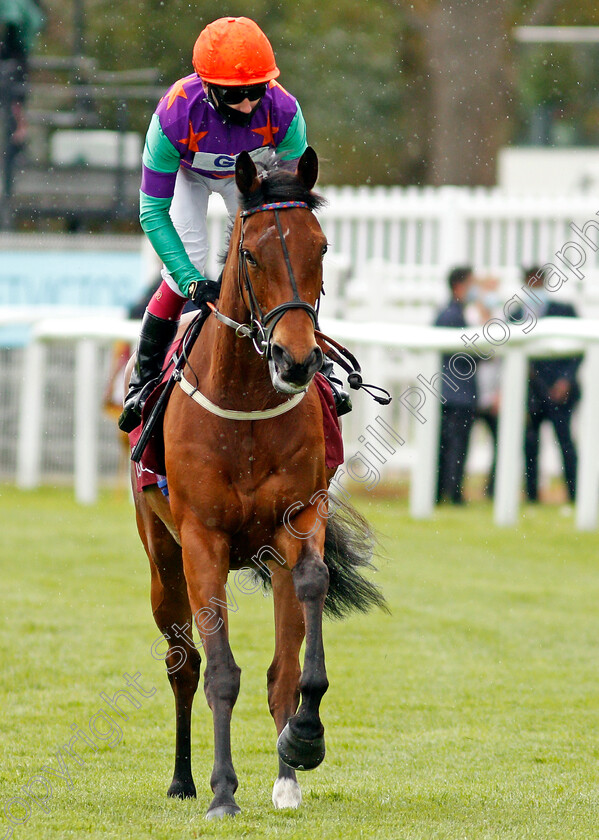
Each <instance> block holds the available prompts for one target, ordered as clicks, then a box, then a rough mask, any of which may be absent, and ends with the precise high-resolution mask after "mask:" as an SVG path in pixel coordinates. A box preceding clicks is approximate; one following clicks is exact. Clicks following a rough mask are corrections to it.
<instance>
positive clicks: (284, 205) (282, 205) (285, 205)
mask: <svg viewBox="0 0 599 840" xmlns="http://www.w3.org/2000/svg"><path fill="white" fill-rule="evenodd" d="M291 207H305V208H306V209H307V210H309V209H310V208H309V207H308V205H307V204H306V202H305V201H274V202H273V203H272V204H261V205H260V206H259V207H251V208H250V209H249V210H241V211H240V213H239V215H240V216H241V218H242V219H244V218H245V217H246V216H253V215H254V213H262V211H263V210H289V209H290V208H291Z"/></svg>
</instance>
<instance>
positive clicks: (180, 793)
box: [166, 779, 196, 799]
mask: <svg viewBox="0 0 599 840" xmlns="http://www.w3.org/2000/svg"><path fill="white" fill-rule="evenodd" d="M166 795H167V796H170V797H172V798H173V799H195V798H196V786H195V785H194V783H193V779H189V780H188V781H186V782H184V781H179V780H178V779H177V780H175V779H173V781H172V782H171V786H170V787H169V789H168V791H167V793H166Z"/></svg>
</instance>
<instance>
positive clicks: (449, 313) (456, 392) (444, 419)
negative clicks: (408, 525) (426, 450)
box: [435, 267, 476, 505]
mask: <svg viewBox="0 0 599 840" xmlns="http://www.w3.org/2000/svg"><path fill="white" fill-rule="evenodd" d="M448 282H449V288H450V290H451V300H450V302H449V303H448V305H447V306H446V307H445V308H444V309H442V310H441V312H439V314H438V316H437V319H436V321H435V326H438V327H466V326H467V322H466V317H465V314H464V308H465V306H466V302H467V300H468V299H469V297H470V292H471V289H472V285H473V282H474V276H473V274H472V269H471V268H469V267H464V268H454V269H453V270H452V271H451V272H450V273H449V278H448ZM450 359H451V355H446V356H443V379H442V385H441V395H442V397H443V400H444V402H443V405H442V406H441V434H440V440H439V470H438V481H437V502H441V501H443V499H445V498H448V499H449V501H450V502H451V503H452V504H454V505H461V504H463V503H464V499H463V495H462V484H463V480H464V468H465V465H466V456H467V454H468V443H469V440H470V431H471V429H472V423H473V422H474V409H475V406H476V381H475V380H476V376H471V377H470V378H469V379H461V380H460V381H459V386H455V382H454V379H453V378H452V377H451V375H450V374H449V361H450Z"/></svg>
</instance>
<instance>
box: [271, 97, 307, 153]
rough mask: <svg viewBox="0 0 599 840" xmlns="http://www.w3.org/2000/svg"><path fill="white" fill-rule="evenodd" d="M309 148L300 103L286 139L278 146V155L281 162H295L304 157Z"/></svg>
mask: <svg viewBox="0 0 599 840" xmlns="http://www.w3.org/2000/svg"><path fill="white" fill-rule="evenodd" d="M307 146H308V140H307V137H306V121H305V120H304V115H303V114H302V109H301V108H300V106H299V102H298V105H297V112H296V114H295V117H294V118H293V119H292V120H291V124H290V126H289V128H288V129H287V133H286V134H285V137H283V139H282V140H281V142H280V143H279V145H278V146H277V153H278V154H279V156H280V157H281V160H295V159H296V158H299V157H301V156H302V155H303V153H304V152H305V151H306V148H307Z"/></svg>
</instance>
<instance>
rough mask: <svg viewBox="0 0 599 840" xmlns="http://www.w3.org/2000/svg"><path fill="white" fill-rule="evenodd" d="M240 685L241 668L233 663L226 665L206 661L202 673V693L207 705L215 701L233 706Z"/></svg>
mask: <svg viewBox="0 0 599 840" xmlns="http://www.w3.org/2000/svg"><path fill="white" fill-rule="evenodd" d="M240 684H241V668H239V666H238V665H237V664H236V662H235V661H230V662H228V663H226V664H221V663H219V664H215V663H214V662H210V661H208V663H207V664H206V669H205V671H204V692H205V694H206V699H207V701H208V705H209V706H210V708H212V705H213V704H214V703H215V702H216V701H217V700H219V701H221V702H225V703H229V704H230V705H233V704H234V703H235V701H236V700H237V697H238V695H239V687H240Z"/></svg>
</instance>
